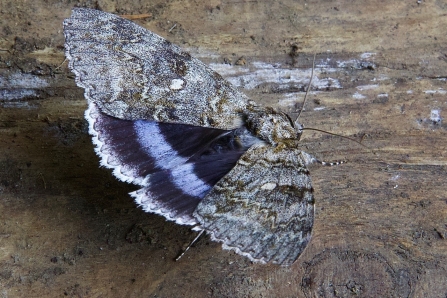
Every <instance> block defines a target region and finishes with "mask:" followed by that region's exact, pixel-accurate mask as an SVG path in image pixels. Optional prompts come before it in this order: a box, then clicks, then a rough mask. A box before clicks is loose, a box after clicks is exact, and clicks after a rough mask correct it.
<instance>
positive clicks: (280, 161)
mask: <svg viewBox="0 0 447 298" xmlns="http://www.w3.org/2000/svg"><path fill="white" fill-rule="evenodd" d="M309 161H311V157H310V156H309V155H307V154H306V153H303V152H302V151H300V150H298V149H295V148H274V147H272V146H262V147H260V146H253V147H252V148H250V149H249V150H248V151H247V152H246V153H245V154H244V155H242V157H241V158H240V159H239V161H238V162H237V164H236V166H235V167H234V168H233V169H232V170H231V171H230V172H229V173H228V174H227V175H226V176H225V177H224V178H222V179H221V180H220V181H219V182H218V183H217V184H216V185H215V186H214V187H213V189H212V190H211V191H210V192H209V193H208V194H207V195H206V196H205V198H204V199H203V200H202V201H201V202H200V203H199V205H198V207H197V209H196V211H195V212H194V216H195V217H196V219H197V220H198V221H199V222H200V224H201V225H202V226H203V227H204V228H205V229H206V230H207V231H208V232H209V233H210V234H211V237H212V239H214V240H217V241H220V242H223V244H224V248H228V249H233V250H235V251H236V252H238V253H239V254H243V255H246V256H247V257H249V258H250V259H251V260H254V261H261V262H270V261H271V262H273V263H277V264H282V265H290V264H292V263H293V262H294V261H295V260H296V259H297V258H298V256H299V255H300V254H301V252H302V251H303V249H304V248H305V247H306V245H307V243H308V242H309V240H310V236H311V231H312V226H313V219H314V198H313V189H312V185H311V180H310V176H309V172H308V170H307V168H306V164H307V163H308V162H309Z"/></svg>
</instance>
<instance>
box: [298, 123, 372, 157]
mask: <svg viewBox="0 0 447 298" xmlns="http://www.w3.org/2000/svg"><path fill="white" fill-rule="evenodd" d="M302 130H313V131H318V132H322V133H327V134H328V135H332V136H336V137H340V138H343V139H347V140H350V141H352V142H355V143H357V144H359V145H360V146H362V147H364V148H366V149H368V150H370V151H373V150H372V149H371V148H369V147H368V146H366V145H363V144H362V143H361V142H359V141H357V140H356V139H353V138H350V137H347V136H344V135H339V134H336V133H332V132H329V131H325V130H321V129H318V128H310V127H303V128H302Z"/></svg>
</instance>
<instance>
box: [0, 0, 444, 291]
mask: <svg viewBox="0 0 447 298" xmlns="http://www.w3.org/2000/svg"><path fill="white" fill-rule="evenodd" d="M141 2H142V3H144V4H135V3H139V2H138V1H137V2H133V1H119V2H117V1H107V0H103V1H95V2H92V1H83V2H82V3H81V4H80V5H82V6H89V5H90V6H89V7H91V8H100V9H102V10H105V11H109V12H114V13H119V14H126V15H127V14H150V15H151V16H150V17H147V18H143V19H139V20H137V22H138V23H139V24H141V25H142V26H144V27H146V28H148V29H150V30H152V31H155V32H156V33H158V34H160V35H162V36H163V37H165V38H167V39H169V40H170V41H172V42H174V43H177V44H179V45H180V46H182V47H184V48H186V49H188V50H190V51H191V53H192V54H193V55H194V56H196V57H198V58H200V59H202V60H203V61H204V62H205V63H208V64H210V65H212V66H213V67H215V68H216V69H218V70H220V71H222V74H223V75H224V76H226V77H228V78H229V79H230V80H232V81H233V82H239V83H240V82H242V87H243V88H244V89H243V90H244V92H246V93H247V94H248V95H249V96H250V97H251V98H252V99H254V100H256V101H257V102H260V103H262V104H265V105H272V106H275V107H277V108H280V109H282V110H284V111H288V112H290V111H292V110H293V109H294V106H295V104H298V106H300V105H301V103H302V98H303V92H302V91H303V90H304V88H305V86H306V84H307V82H308V81H307V78H308V75H309V74H310V66H311V60H312V56H313V53H317V61H316V62H317V63H316V64H317V67H316V69H315V71H316V77H315V78H316V81H314V85H313V92H312V93H311V94H310V97H309V100H308V103H307V104H306V107H305V111H304V112H303V114H302V115H301V123H303V124H304V125H305V126H306V127H313V128H318V129H323V130H326V131H330V132H332V133H337V134H340V135H344V136H349V137H352V138H355V139H357V140H361V141H362V143H363V144H364V145H366V146H368V147H369V148H371V149H370V150H368V149H365V148H364V147H361V146H359V145H358V144H356V143H354V142H350V141H347V140H345V139H341V138H339V137H334V136H330V135H324V134H320V133H317V132H313V131H306V133H305V135H304V136H303V140H302V141H303V142H302V149H303V150H305V151H306V152H308V153H311V154H315V155H316V156H317V157H318V158H320V159H324V160H327V161H333V160H340V159H342V160H347V161H348V163H347V164H344V165H340V166H336V167H330V168H328V167H322V166H318V165H315V166H312V167H311V168H310V170H311V174H312V179H313V184H314V188H315V198H316V217H315V227H314V232H313V237H312V240H311V242H310V244H309V245H308V247H307V249H306V250H305V251H304V253H303V254H302V255H301V256H300V258H299V259H298V261H297V262H296V263H295V264H294V265H293V266H291V267H288V268H281V267H278V266H275V265H259V264H251V263H250V262H249V260H247V259H246V258H244V257H241V256H239V255H236V254H234V253H233V252H228V251H224V250H222V249H221V246H220V244H218V243H214V242H212V241H210V240H209V239H208V238H203V239H201V240H200V241H199V242H198V243H197V244H196V245H195V246H194V247H193V248H192V249H191V250H190V251H189V252H188V253H187V255H186V256H185V257H184V258H183V259H181V260H180V261H179V262H174V261H173V258H175V257H176V255H177V254H178V252H179V251H181V249H182V248H184V247H185V246H186V245H187V244H188V242H189V241H190V240H191V239H192V238H193V237H194V235H195V233H193V232H191V231H190V230H189V228H188V227H182V226H178V225H175V224H173V223H170V222H166V221H165V220H164V219H163V218H161V217H159V216H156V215H151V214H147V213H144V212H142V211H141V210H140V209H138V208H137V207H136V206H135V204H134V202H133V201H132V199H131V198H130V197H129V196H128V195H127V193H128V192H129V191H132V190H133V189H134V187H133V186H131V185H127V184H125V183H120V182H118V181H117V180H116V179H114V178H113V177H112V175H111V173H110V171H108V170H105V169H101V168H98V162H99V160H98V157H96V155H95V153H94V151H93V146H92V144H91V141H90V137H89V136H88V134H87V126H86V122H85V121H84V119H83V112H84V109H85V108H86V103H85V100H84V99H83V91H82V90H81V89H79V88H77V87H76V86H75V83H74V78H73V75H72V74H71V73H70V72H69V71H68V69H67V64H66V63H63V62H64V54H63V33H62V20H63V19H64V18H66V17H68V16H69V15H70V10H71V8H72V7H73V5H75V4H76V5H79V4H77V3H75V2H73V1H42V0H37V1H23V0H22V1H12V0H0V297H61V296H68V297H149V296H150V297H273V296H276V297H445V296H446V295H447V265H446V260H447V244H446V238H447V183H446V166H445V164H446V161H447V155H446V147H447V145H446V144H447V137H446V133H445V132H446V126H445V124H444V121H443V117H444V115H445V110H446V108H447V107H446V102H447V86H446V78H447V72H446V69H447V50H446V49H447V35H446V29H445V28H447V5H446V4H445V3H444V2H443V1H416V0H415V1H396V2H395V1H393V2H392V1H388V2H386V1H355V2H354V1H343V0H342V1H307V2H300V3H297V1H291V0H284V1H278V2H276V1H275V2H273V1H217V0H215V1H209V2H208V3H207V4H203V3H202V2H200V1H168V2H165V1H141ZM418 2H420V3H418ZM92 3H95V4H92ZM174 25H175V26H174ZM241 57H243V58H244V59H240V58H241ZM237 61H239V62H238V63H236V62H237ZM244 61H245V64H244V63H243V62H244ZM224 63H227V64H224Z"/></svg>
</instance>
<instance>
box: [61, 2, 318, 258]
mask: <svg viewBox="0 0 447 298" xmlns="http://www.w3.org/2000/svg"><path fill="white" fill-rule="evenodd" d="M64 34H65V49H66V56H67V58H68V59H69V68H70V69H71V70H72V71H73V72H74V73H75V75H76V83H77V85H78V86H80V87H82V88H84V89H85V97H86V99H87V101H88V104H89V108H88V109H87V111H86V113H85V117H86V119H87V120H88V122H89V132H90V134H91V135H92V137H93V143H94V144H95V147H96V148H95V150H96V152H97V154H98V155H99V157H100V159H101V165H102V166H105V167H107V168H111V169H113V174H114V175H115V176H116V177H117V178H118V179H120V180H122V181H127V182H131V183H134V184H136V185H139V186H141V188H140V189H139V190H137V191H135V192H132V193H131V195H132V196H133V197H134V198H135V200H136V202H137V203H138V204H139V205H140V206H141V207H142V208H143V209H144V210H146V211H148V212H153V213H157V214H160V215H163V216H164V217H166V218H167V219H168V220H173V221H175V222H177V223H179V224H186V225H194V226H195V229H201V230H205V231H207V232H208V234H210V235H211V237H212V239H213V240H216V241H219V242H222V243H223V246H224V248H228V249H233V250H235V251H236V252H237V253H239V254H242V255H245V256H248V257H249V258H250V259H251V260H253V261H259V262H264V263H266V262H273V263H278V264H283V265H289V264H292V263H293V262H294V261H295V260H296V259H297V258H298V256H299V255H300V254H301V252H302V251H303V249H304V248H305V247H306V245H307V243H308V241H309V239H310V235H311V231H312V225H313V217H314V199H313V194H312V193H313V191H312V185H311V180H310V176H309V172H308V170H307V168H306V165H307V164H309V163H311V162H313V161H314V160H315V159H314V158H313V157H311V156H310V155H308V154H306V153H305V152H302V151H300V150H298V149H297V143H298V141H299V138H300V136H301V133H302V127H301V126H300V125H299V124H294V123H293V122H292V121H291V120H290V118H289V117H288V116H287V115H286V114H284V113H281V112H278V111H276V110H274V109H273V108H268V107H261V106H257V105H255V104H254V103H253V102H252V101H250V100H248V99H247V97H246V96H245V95H244V94H242V93H241V92H239V91H238V90H237V89H236V88H235V87H233V86H232V85H231V84H230V83H228V82H227V81H225V80H224V79H223V78H222V77H221V76H220V75H219V74H217V73H216V72H214V71H213V70H211V69H210V68H208V67H207V66H206V65H204V64H203V63H202V62H200V61H199V60H197V59H195V58H192V57H191V56H190V54H188V53H187V52H184V51H182V50H181V49H180V48H179V47H177V46H175V45H173V44H171V43H170V42H168V41H167V40H165V39H163V38H162V37H160V36H158V35H156V34H154V33H152V32H150V31H148V30H146V29H144V28H142V27H140V26H138V25H136V24H134V23H132V22H130V21H128V20H125V19H123V18H120V17H118V16H116V15H113V14H109V13H105V12H102V11H97V10H91V9H84V8H76V9H74V10H73V13H72V16H71V17H70V18H69V19H66V20H65V21H64Z"/></svg>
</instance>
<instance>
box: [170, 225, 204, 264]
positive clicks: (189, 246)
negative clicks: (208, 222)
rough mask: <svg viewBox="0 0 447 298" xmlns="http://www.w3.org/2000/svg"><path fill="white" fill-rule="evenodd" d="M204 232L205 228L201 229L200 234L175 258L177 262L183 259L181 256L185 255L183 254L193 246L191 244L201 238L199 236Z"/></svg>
mask: <svg viewBox="0 0 447 298" xmlns="http://www.w3.org/2000/svg"><path fill="white" fill-rule="evenodd" d="M203 232H205V229H203V230H200V232H199V234H198V235H197V236H196V238H194V239H193V240H192V241H191V242H190V243H189V244H188V246H187V247H186V248H185V249H184V250H183V251H182V252H181V253H180V255H179V256H178V257H177V258H175V261H176V262H177V261H178V260H180V259H181V257H183V255H184V254H185V253H186V252H187V251H188V250H189V249H190V248H191V246H192V245H193V244H194V243H196V242H197V240H199V238H200V237H201V236H202V235H203Z"/></svg>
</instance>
